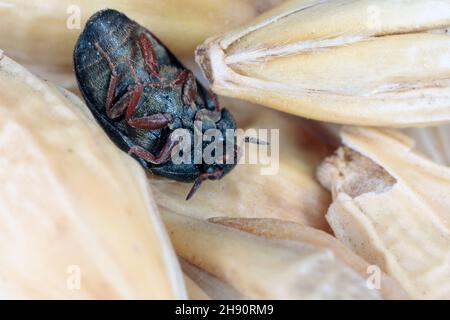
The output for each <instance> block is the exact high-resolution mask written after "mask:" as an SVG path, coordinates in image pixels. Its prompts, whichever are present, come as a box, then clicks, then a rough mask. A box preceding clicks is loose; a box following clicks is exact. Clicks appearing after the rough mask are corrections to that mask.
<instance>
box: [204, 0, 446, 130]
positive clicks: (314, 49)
mask: <svg viewBox="0 0 450 320" xmlns="http://www.w3.org/2000/svg"><path fill="white" fill-rule="evenodd" d="M449 27H450V2H449V1H442V0H399V1H391V0H335V1H324V0H312V1H311V0H291V1H288V2H286V3H284V4H282V5H281V6H280V7H278V8H274V9H273V10H272V11H269V12H267V13H265V14H263V15H262V16H261V17H259V18H257V19H256V20H255V21H254V22H252V23H250V24H248V25H245V26H243V27H241V28H238V29H236V30H234V31H231V32H229V33H227V34H225V35H221V36H217V37H214V38H210V39H208V40H207V41H206V42H205V43H204V44H203V45H202V46H200V47H199V48H198V49H197V62H198V63H199V65H200V66H201V68H202V69H203V72H204V74H205V76H206V77H207V78H208V80H209V81H210V82H211V85H212V89H213V91H214V92H216V93H218V94H221V95H226V96H230V97H235V98H240V99H244V100H248V101H252V102H256V103H260V104H263V105H266V106H269V107H272V108H275V109H279V110H282V111H285V112H289V113H293V114H296V115H300V116H304V117H307V118H313V119H318V120H324V121H329V122H336V123H343V124H359V125H371V126H399V127H400V126H403V127H410V126H418V125H430V124H437V123H441V122H447V121H449V120H450V64H449V63H448V61H450V36H449V32H448V30H449V29H448V28H449Z"/></svg>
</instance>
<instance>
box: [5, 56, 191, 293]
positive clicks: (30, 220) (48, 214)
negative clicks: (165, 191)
mask: <svg viewBox="0 0 450 320" xmlns="http://www.w3.org/2000/svg"><path fill="white" fill-rule="evenodd" d="M0 83H1V86H0V180H1V181H2V185H1V188H0V252H1V255H0V266H1V268H0V278H1V279H2V281H1V286H0V297H1V298H3V299H12V298H16V299H138V298H139V299H144V298H145V299H146V298H148V299H151V298H153V299H155V298H158V299H177V298H185V297H186V296H187V295H186V292H185V289H184V284H183V280H182V273H181V270H180V267H179V264H178V261H177V260H176V256H175V255H174V252H173V249H172V247H171V244H170V242H169V239H168V237H167V234H166V232H165V229H164V226H163V225H162V223H161V221H160V217H159V214H158V211H157V208H156V205H155V203H154V199H153V197H152V196H151V193H150V192H149V188H148V183H147V181H146V177H145V174H144V172H143V170H142V169H141V168H140V167H139V166H138V164H137V163H136V162H135V161H134V160H133V159H131V158H130V157H128V156H127V155H126V154H125V153H123V152H121V151H120V150H119V149H117V148H116V147H115V146H114V145H113V144H112V143H111V142H110V140H109V138H108V137H107V136H106V135H105V133H104V132H103V131H102V130H101V129H100V127H99V126H98V125H97V124H96V122H95V120H94V119H93V117H92V116H91V115H90V113H89V111H88V109H87V107H86V106H85V105H84V104H83V103H82V102H81V101H80V100H79V99H78V98H77V97H76V96H74V95H73V94H71V93H69V92H67V91H64V90H62V89H61V90H60V89H58V88H57V87H55V86H54V85H52V84H50V83H48V82H45V81H42V80H41V79H39V78H38V77H36V76H34V75H33V74H31V73H30V72H28V71H27V70H25V69H24V68H23V67H21V66H20V65H18V64H17V63H16V62H14V61H13V60H11V59H10V58H8V57H6V56H4V57H3V58H0Z"/></svg>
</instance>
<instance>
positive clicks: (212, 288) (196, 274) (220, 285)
mask: <svg viewBox="0 0 450 320" xmlns="http://www.w3.org/2000/svg"><path fill="white" fill-rule="evenodd" d="M180 263H181V267H182V269H183V272H184V273H185V274H186V275H187V276H188V277H189V278H190V279H192V281H194V282H195V283H196V285H198V287H199V288H201V289H202V290H203V291H204V292H205V293H206V294H207V295H208V297H210V298H211V299H213V300H242V299H245V297H244V296H242V294H240V293H239V292H238V291H236V290H235V289H234V288H233V287H231V286H230V285H228V284H226V283H225V282H223V281H221V280H219V279H217V278H216V277H214V276H213V275H212V274H210V273H208V272H206V271H204V270H202V269H200V268H198V267H196V266H194V265H192V264H191V263H189V262H187V261H185V260H184V259H183V258H180Z"/></svg>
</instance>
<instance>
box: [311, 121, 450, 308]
mask: <svg viewBox="0 0 450 320" xmlns="http://www.w3.org/2000/svg"><path fill="white" fill-rule="evenodd" d="M341 136H342V140H343V144H344V147H342V148H340V149H339V150H338V151H337V153H336V155H334V156H333V157H330V158H328V159H327V160H325V161H324V163H323V164H322V165H321V166H320V167H319V169H318V177H319V180H320V181H321V182H322V184H323V185H324V186H326V187H327V188H328V189H330V190H331V191H332V194H333V204H332V205H331V206H330V208H329V210H328V213H327V220H328V222H329V223H330V226H331V228H332V229H333V231H334V233H335V235H336V237H337V238H338V239H340V240H341V241H342V242H343V243H344V244H346V245H347V246H348V247H349V248H351V249H352V250H353V251H354V252H356V253H357V254H358V255H360V256H361V257H363V258H364V259H365V260H366V261H368V262H369V263H371V264H374V265H377V266H379V267H380V268H381V269H382V270H384V271H385V272H386V273H387V274H389V275H390V276H392V277H393V278H394V279H396V280H397V281H398V282H399V283H400V284H401V285H402V287H403V288H404V289H405V290H406V291H407V293H409V294H410V295H411V296H412V297H413V298H429V299H449V298H450V249H449V248H450V231H449V230H450V216H449V212H450V211H449V208H450V169H449V168H448V167H444V166H441V165H438V164H436V163H434V162H432V161H431V160H429V159H428V158H425V157H424V156H422V155H420V154H417V153H415V152H414V151H412V147H413V140H411V139H410V138H409V137H407V136H405V135H404V134H401V133H399V132H397V131H392V130H379V129H369V128H345V129H343V131H342V133H341Z"/></svg>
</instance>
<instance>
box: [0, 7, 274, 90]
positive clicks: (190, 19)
mask: <svg viewBox="0 0 450 320" xmlns="http://www.w3.org/2000/svg"><path fill="white" fill-rule="evenodd" d="M282 1H283V0H219V1H204V0H128V1H122V0H108V1H105V0H45V1H23V0H0V17H1V19H0V30H2V31H5V32H6V33H5V34H3V35H2V36H1V37H0V48H1V49H3V50H4V51H5V52H6V53H7V54H8V55H9V56H10V57H12V58H14V59H16V60H17V61H18V62H20V63H22V64H25V65H26V66H27V67H29V68H31V70H32V71H33V72H35V73H36V74H38V75H40V76H43V77H44V78H46V79H50V80H51V81H54V82H55V83H58V84H59V85H61V86H65V87H66V88H70V89H76V82H75V78H74V76H73V71H72V70H73V65H72V53H73V48H74V46H75V42H76V39H77V37H78V35H79V34H80V32H81V30H82V28H84V24H85V22H86V21H87V19H88V18H89V17H90V16H91V15H92V14H93V13H94V12H96V11H98V10H101V9H106V8H111V9H117V10H120V11H122V12H124V13H125V14H127V15H128V16H129V17H130V18H132V19H135V20H136V21H138V22H139V23H141V24H142V25H144V26H145V27H147V28H148V29H149V30H150V31H152V32H153V33H155V34H156V35H157V36H158V37H159V38H160V39H161V40H162V41H163V42H164V43H165V44H166V45H167V46H168V47H169V48H170V49H171V50H173V52H174V53H175V54H176V55H177V56H178V57H180V58H183V59H192V57H193V55H194V50H195V47H196V46H197V45H199V44H200V43H202V41H204V40H205V39H206V38H207V37H209V36H211V35H214V34H216V33H221V32H224V31H227V30H228V29H230V28H234V27H236V26H238V25H240V24H242V23H244V22H247V21H248V20H249V19H252V18H254V17H255V16H257V15H258V14H259V13H261V12H263V11H265V10H267V9H268V8H270V7H271V6H273V5H274V4H277V3H280V2H282ZM78 18H79V19H78ZM77 19H78V20H77ZM78 21H79V22H78Z"/></svg>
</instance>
